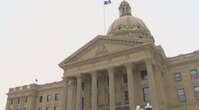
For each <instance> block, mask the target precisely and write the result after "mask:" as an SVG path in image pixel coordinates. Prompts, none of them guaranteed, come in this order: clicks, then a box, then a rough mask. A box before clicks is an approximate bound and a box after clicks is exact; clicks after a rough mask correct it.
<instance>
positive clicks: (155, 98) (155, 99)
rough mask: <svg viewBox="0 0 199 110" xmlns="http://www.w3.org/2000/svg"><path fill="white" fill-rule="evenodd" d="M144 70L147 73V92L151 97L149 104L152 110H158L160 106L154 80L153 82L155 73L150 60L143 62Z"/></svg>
mask: <svg viewBox="0 0 199 110" xmlns="http://www.w3.org/2000/svg"><path fill="white" fill-rule="evenodd" d="M145 63H146V68H147V72H148V77H149V79H148V81H149V90H150V95H151V103H152V106H153V110H160V107H159V106H160V105H159V101H158V92H157V89H156V83H158V82H156V80H155V71H154V70H153V63H152V61H151V60H150V59H147V60H145Z"/></svg>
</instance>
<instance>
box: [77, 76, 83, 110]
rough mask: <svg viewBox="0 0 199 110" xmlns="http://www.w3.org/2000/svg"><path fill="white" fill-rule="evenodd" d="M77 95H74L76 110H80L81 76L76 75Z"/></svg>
mask: <svg viewBox="0 0 199 110" xmlns="http://www.w3.org/2000/svg"><path fill="white" fill-rule="evenodd" d="M76 78H77V91H76V92H77V94H76V110H81V91H82V88H81V83H82V79H81V75H78V76H77V77H76Z"/></svg>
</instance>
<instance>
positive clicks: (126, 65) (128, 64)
mask: <svg viewBox="0 0 199 110" xmlns="http://www.w3.org/2000/svg"><path fill="white" fill-rule="evenodd" d="M124 65H125V67H126V68H132V69H133V68H134V64H133V63H130V62H129V63H126V64H124Z"/></svg>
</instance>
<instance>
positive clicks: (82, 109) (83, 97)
mask: <svg viewBox="0 0 199 110" xmlns="http://www.w3.org/2000/svg"><path fill="white" fill-rule="evenodd" d="M83 109H84V97H82V110H83Z"/></svg>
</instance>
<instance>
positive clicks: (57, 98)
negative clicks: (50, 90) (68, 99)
mask: <svg viewBox="0 0 199 110" xmlns="http://www.w3.org/2000/svg"><path fill="white" fill-rule="evenodd" d="M58 100H59V94H58V93H56V94H55V101H58Z"/></svg>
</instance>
